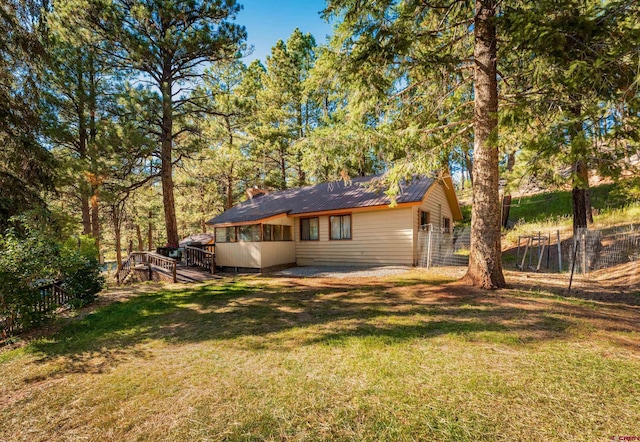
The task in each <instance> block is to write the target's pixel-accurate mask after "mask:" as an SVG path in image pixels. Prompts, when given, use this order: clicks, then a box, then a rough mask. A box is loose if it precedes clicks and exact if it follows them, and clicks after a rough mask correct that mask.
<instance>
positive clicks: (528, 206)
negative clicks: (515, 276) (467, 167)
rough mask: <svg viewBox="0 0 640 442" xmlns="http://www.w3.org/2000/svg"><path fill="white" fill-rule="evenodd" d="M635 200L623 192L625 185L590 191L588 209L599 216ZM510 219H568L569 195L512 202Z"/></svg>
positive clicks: (552, 194)
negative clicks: (589, 207)
mask: <svg viewBox="0 0 640 442" xmlns="http://www.w3.org/2000/svg"><path fill="white" fill-rule="evenodd" d="M636 202H637V200H636V199H635V197H634V196H633V195H632V194H629V193H627V192H625V187H624V182H622V183H611V184H602V185H600V186H595V187H591V205H592V206H593V208H594V209H595V210H596V212H598V213H606V212H608V211H612V210H615V209H618V210H620V209H623V208H625V207H627V206H629V205H633V204H634V203H636ZM511 204H512V206H511V210H510V213H509V218H510V219H511V220H514V221H519V220H522V221H524V222H527V223H530V222H540V221H545V220H554V219H557V218H563V217H568V218H570V217H571V214H572V208H571V207H572V206H571V191H554V192H545V193H540V194H537V195H532V196H526V197H521V198H513V200H512V203H511Z"/></svg>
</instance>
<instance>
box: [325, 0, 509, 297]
mask: <svg viewBox="0 0 640 442" xmlns="http://www.w3.org/2000/svg"><path fill="white" fill-rule="evenodd" d="M496 11H497V2H496V1H494V0H478V1H475V2H470V1H442V2H433V3H432V2H427V3H425V2H422V1H418V0H407V1H401V2H395V1H392V0H385V1H375V2H374V1H364V2H361V1H354V0H332V1H329V3H328V8H327V10H326V11H325V12H326V14H327V15H333V16H337V17H338V18H339V19H340V20H341V23H340V24H339V25H338V27H337V32H336V34H335V36H334V39H333V41H332V47H333V51H332V52H331V53H330V54H329V55H328V56H329V57H330V58H331V63H330V64H331V66H332V67H333V69H335V70H336V71H337V72H339V75H340V78H341V79H342V81H345V82H347V83H348V84H349V87H350V88H352V90H353V92H352V93H351V94H350V103H349V108H348V109H349V112H351V113H353V114H354V116H355V118H357V119H358V120H360V121H364V122H365V127H369V128H371V130H372V131H373V132H374V133H378V134H381V136H380V143H381V144H382V145H383V146H385V145H386V146H389V145H392V146H393V147H391V149H388V148H387V149H385V150H388V151H390V152H391V155H390V156H389V160H388V161H389V162H390V163H391V164H392V165H394V164H395V167H394V169H392V172H391V173H390V177H395V180H397V179H399V178H400V177H403V176H407V175H408V176H410V175H411V174H412V173H413V172H414V171H419V170H422V171H424V170H425V169H431V168H433V167H434V166H437V165H438V163H440V164H442V162H443V159H444V158H447V157H448V149H451V148H452V146H453V145H454V144H455V143H456V141H457V140H460V139H461V137H464V136H466V134H467V133H468V132H469V131H470V130H471V129H473V134H474V151H473V157H474V166H473V198H474V200H473V208H472V221H471V223H472V227H471V228H472V233H471V236H472V239H471V251H470V256H469V269H468V272H467V276H466V279H467V281H469V282H470V283H471V284H473V285H476V286H479V287H483V288H500V287H504V286H505V280H504V276H503V274H502V264H501V248H500V201H499V195H498V172H499V168H498V165H499V164H498V163H499V161H498V134H497V123H498V119H497V117H498V115H497V112H498V84H497V35H496V23H495V16H496ZM471 85H473V87H474V93H473V97H474V101H473V102H469V101H462V102H461V101H460V97H461V96H470V94H466V93H465V91H466V90H468V88H469V87H470V86H471ZM471 105H473V107H471ZM471 109H473V114H471V112H470V111H471Z"/></svg>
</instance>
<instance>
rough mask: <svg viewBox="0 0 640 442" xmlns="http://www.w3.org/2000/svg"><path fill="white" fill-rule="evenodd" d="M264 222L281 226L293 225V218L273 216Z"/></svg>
mask: <svg viewBox="0 0 640 442" xmlns="http://www.w3.org/2000/svg"><path fill="white" fill-rule="evenodd" d="M264 224H275V225H282V226H292V225H293V218H289V217H282V218H275V219H271V220H269V221H266V222H265V223H264Z"/></svg>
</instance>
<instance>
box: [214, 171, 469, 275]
mask: <svg viewBox="0 0 640 442" xmlns="http://www.w3.org/2000/svg"><path fill="white" fill-rule="evenodd" d="M376 179H378V178H377V177H362V178H354V179H352V180H350V181H349V182H342V181H340V182H326V183H322V184H317V185H313V186H307V187H301V188H297V189H290V190H283V191H278V192H271V193H269V192H266V191H261V190H259V189H250V191H249V192H247V194H248V196H249V199H247V200H246V201H244V202H242V203H240V204H238V205H236V206H234V207H232V208H230V209H228V210H226V211H225V212H223V213H221V214H220V215H218V216H216V217H215V218H213V219H211V220H209V221H208V222H207V224H209V225H211V226H212V227H213V228H214V229H215V230H214V231H215V244H216V264H217V265H218V266H220V267H222V268H231V269H236V270H237V269H242V270H243V271H251V270H253V271H268V270H272V269H275V268H281V267H286V266H292V265H299V266H305V265H373V264H375V265H415V263H416V262H417V257H418V231H419V229H420V228H421V227H420V226H421V225H422V226H424V225H429V224H431V226H432V227H433V228H434V229H441V230H442V231H445V232H446V231H450V230H451V229H452V227H453V222H454V221H458V220H461V219H462V213H461V211H460V206H459V205H458V199H457V197H456V194H455V191H454V187H453V183H452V182H451V178H449V177H448V176H443V177H441V178H428V177H417V178H414V179H413V180H411V181H410V182H407V183H404V184H403V185H401V191H400V193H399V194H398V195H397V197H396V204H395V205H394V206H393V207H392V206H391V205H390V204H391V200H390V198H389V197H388V196H387V195H385V194H384V193H382V192H379V191H375V190H372V189H371V186H368V185H370V184H371V182H372V180H376Z"/></svg>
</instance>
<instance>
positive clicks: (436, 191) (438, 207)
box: [412, 182, 453, 264]
mask: <svg viewBox="0 0 640 442" xmlns="http://www.w3.org/2000/svg"><path fill="white" fill-rule="evenodd" d="M434 186H435V187H433V188H432V189H431V191H430V192H429V195H428V196H427V199H426V200H425V201H424V202H423V203H422V204H421V205H420V206H417V207H413V208H412V210H413V215H412V216H413V232H415V233H414V235H413V255H414V257H413V262H414V264H415V262H416V259H417V253H418V228H419V224H420V215H419V210H422V211H424V212H429V213H430V214H431V215H430V216H431V224H433V228H434V229H439V228H441V227H442V218H443V217H447V218H449V219H450V220H451V221H450V222H451V227H452V228H453V215H452V212H451V207H450V206H449V201H448V200H447V195H446V194H445V192H444V188H443V186H442V183H440V182H437V183H435V184H434Z"/></svg>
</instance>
